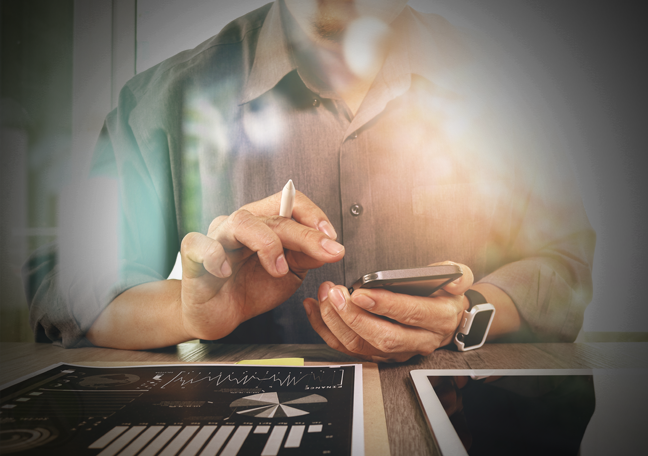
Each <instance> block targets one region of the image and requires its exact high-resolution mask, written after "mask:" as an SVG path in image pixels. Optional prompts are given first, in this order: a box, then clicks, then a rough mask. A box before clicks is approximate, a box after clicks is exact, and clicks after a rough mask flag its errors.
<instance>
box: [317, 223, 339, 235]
mask: <svg viewBox="0 0 648 456" xmlns="http://www.w3.org/2000/svg"><path fill="white" fill-rule="evenodd" d="M317 229H318V230H320V231H321V232H323V233H324V234H326V235H327V236H328V237H330V238H331V239H337V233H336V232H335V229H334V228H333V225H331V224H330V223H329V222H327V221H326V220H324V221H321V222H320V223H319V225H317Z"/></svg>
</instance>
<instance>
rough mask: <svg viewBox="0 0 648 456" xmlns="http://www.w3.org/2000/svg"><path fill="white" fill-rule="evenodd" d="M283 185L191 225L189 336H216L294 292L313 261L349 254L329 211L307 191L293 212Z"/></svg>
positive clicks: (185, 274)
mask: <svg viewBox="0 0 648 456" xmlns="http://www.w3.org/2000/svg"><path fill="white" fill-rule="evenodd" d="M280 202H281V193H277V194H275V195H272V196H269V197H268V198H265V199H263V200H261V201H257V202H255V203H251V204H248V205H246V206H243V207H242V208H241V209H239V210H238V211H236V212H234V213H233V214H231V215H230V216H221V217H218V218H216V219H214V221H213V222H212V223H211V225H210V227H209V231H208V233H207V235H206V236H205V235H204V234H201V233H189V234H187V235H186V236H185V238H184V239H183V241H182V246H181V250H180V253H181V256H182V287H181V306H182V311H181V315H182V325H183V328H184V331H185V332H186V335H187V339H196V338H200V339H208V340H215V339H220V338H222V337H225V336H226V335H228V334H229V333H231V332H232V331H233V330H234V329H235V328H236V327H237V326H238V325H239V324H241V323H242V322H244V321H246V320H248V319H250V318H252V317H254V316H256V315H259V314H261V313H264V312H267V311H269V310H271V309H273V308H275V307H277V306H278V305H279V304H281V303H282V302H284V301H285V300H286V299H288V298H289V297H290V296H291V295H292V294H293V293H294V292H295V291H296V290H297V289H298V288H299V286H300V285H301V283H302V281H303V280H304V278H305V276H306V273H307V272H308V270H309V269H314V268H318V267H320V266H322V265H323V264H324V263H334V262H336V261H339V260H341V259H342V257H343V256H344V247H343V246H342V245H341V244H339V243H337V242H335V240H334V239H336V238H337V235H336V233H335V230H334V229H333V227H332V225H331V223H330V221H329V220H328V218H327V217H326V215H325V214H324V212H323V211H322V210H321V209H320V208H319V207H318V206H317V205H315V204H314V203H313V202H312V201H311V200H310V199H308V198H307V197H306V196H305V195H304V194H302V193H301V192H297V195H296V197H295V207H294V210H293V218H294V220H292V219H289V218H286V217H280V216H278V215H276V214H278V213H279V206H280Z"/></svg>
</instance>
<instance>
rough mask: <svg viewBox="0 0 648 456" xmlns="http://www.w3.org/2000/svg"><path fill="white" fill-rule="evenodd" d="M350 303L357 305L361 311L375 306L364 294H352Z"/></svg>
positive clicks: (374, 302)
mask: <svg viewBox="0 0 648 456" xmlns="http://www.w3.org/2000/svg"><path fill="white" fill-rule="evenodd" d="M351 301H352V302H353V303H354V304H357V305H359V306H360V307H362V308H363V309H371V308H372V307H373V306H375V305H376V301H374V300H373V299H371V298H370V297H369V296H367V295H365V294H358V293H354V294H352V295H351Z"/></svg>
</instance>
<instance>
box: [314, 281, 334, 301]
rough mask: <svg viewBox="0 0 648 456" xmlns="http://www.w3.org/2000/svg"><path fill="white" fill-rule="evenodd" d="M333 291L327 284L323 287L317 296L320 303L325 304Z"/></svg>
mask: <svg viewBox="0 0 648 456" xmlns="http://www.w3.org/2000/svg"><path fill="white" fill-rule="evenodd" d="M330 289H331V284H329V283H325V284H323V285H322V287H321V288H320V292H319V294H318V295H317V298H318V299H319V302H324V301H326V299H327V298H328V292H329V290H330Z"/></svg>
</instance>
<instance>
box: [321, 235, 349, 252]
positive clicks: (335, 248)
mask: <svg viewBox="0 0 648 456" xmlns="http://www.w3.org/2000/svg"><path fill="white" fill-rule="evenodd" d="M322 247H324V250H326V251H327V252H328V253H330V254H331V255H339V254H340V253H341V252H343V251H344V246H343V245H342V244H338V243H337V242H335V241H333V240H331V239H326V238H324V239H322Z"/></svg>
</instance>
